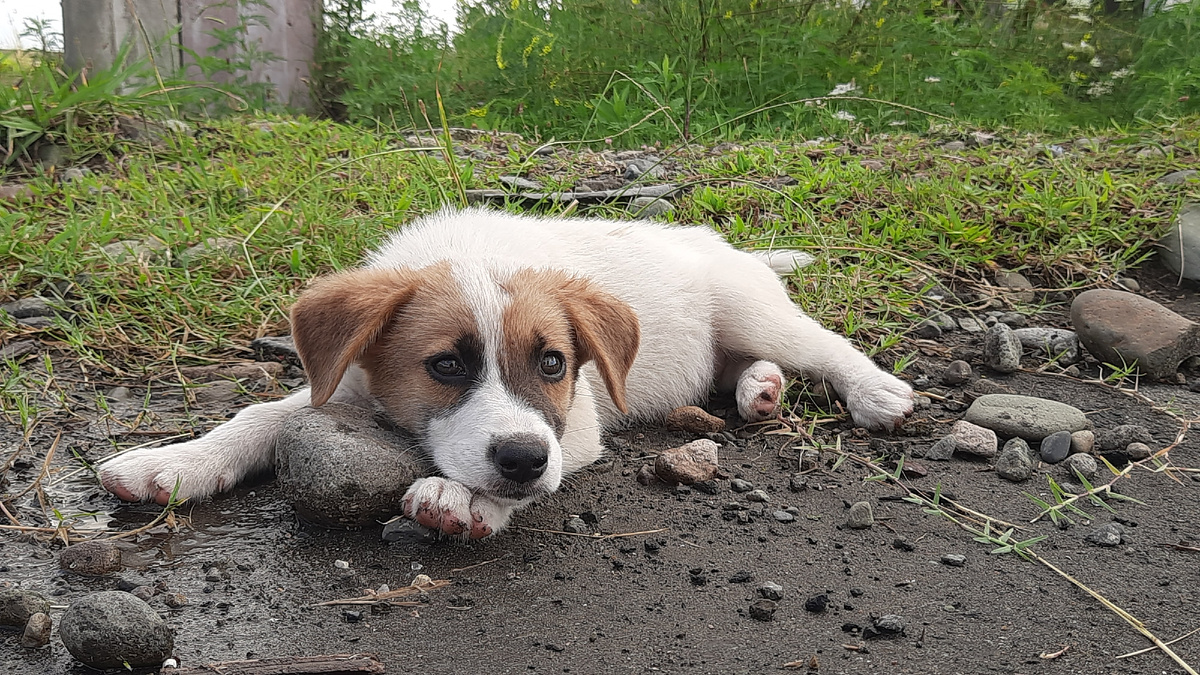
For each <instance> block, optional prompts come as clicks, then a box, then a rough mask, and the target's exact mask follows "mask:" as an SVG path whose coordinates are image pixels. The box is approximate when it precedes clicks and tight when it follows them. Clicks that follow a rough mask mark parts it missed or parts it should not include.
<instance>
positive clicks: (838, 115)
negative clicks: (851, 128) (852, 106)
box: [833, 110, 858, 122]
mask: <svg viewBox="0 0 1200 675" xmlns="http://www.w3.org/2000/svg"><path fill="white" fill-rule="evenodd" d="M833 119H835V120H842V121H843V122H853V121H854V120H856V119H858V118H857V117H855V116H854V115H853V114H852V113H850V112H848V111H845V110H839V111H837V112H835V113H833Z"/></svg>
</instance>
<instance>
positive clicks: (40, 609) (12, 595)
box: [0, 590, 50, 628]
mask: <svg viewBox="0 0 1200 675" xmlns="http://www.w3.org/2000/svg"><path fill="white" fill-rule="evenodd" d="M38 613H41V614H49V613H50V603H48V602H46V598H43V597H42V596H41V594H40V593H35V592H33V591H18V590H8V591H3V592H0V626H12V627H13V628H22V627H24V626H25V624H26V623H28V622H29V617H31V616H33V615H34V614H38Z"/></svg>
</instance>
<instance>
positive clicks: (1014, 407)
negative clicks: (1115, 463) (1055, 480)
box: [963, 394, 1091, 441]
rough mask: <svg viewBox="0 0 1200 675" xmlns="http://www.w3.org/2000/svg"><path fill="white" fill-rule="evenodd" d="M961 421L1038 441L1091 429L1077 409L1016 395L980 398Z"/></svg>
mask: <svg viewBox="0 0 1200 675" xmlns="http://www.w3.org/2000/svg"><path fill="white" fill-rule="evenodd" d="M963 419H965V420H966V421H968V422H970V423H972V424H977V425H979V426H981V427H985V428H987V429H991V430H992V431H995V432H996V433H997V434H999V435H1000V436H1002V437H1005V438H1012V437H1013V436H1020V437H1021V438H1024V439H1025V440H1027V441H1040V440H1042V439H1043V438H1045V437H1047V436H1049V435H1050V434H1052V433H1054V432H1056V431H1063V430H1066V431H1068V432H1073V431H1080V430H1082V429H1088V428H1090V427H1091V423H1090V422H1088V419H1087V417H1086V416H1085V415H1084V414H1083V412H1081V411H1080V410H1079V409H1077V408H1073V407H1071V406H1069V405H1067V404H1065V403H1059V402H1058V401H1051V400H1049V399H1044V398H1035V397H1033V396H1018V395H1016V394H985V395H983V396H980V397H979V398H977V399H975V402H974V403H972V404H971V407H970V408H967V412H966V414H965V415H964V416H963ZM1068 435H1069V434H1068Z"/></svg>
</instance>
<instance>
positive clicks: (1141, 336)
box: [1071, 289, 1200, 380]
mask: <svg viewBox="0 0 1200 675" xmlns="http://www.w3.org/2000/svg"><path fill="white" fill-rule="evenodd" d="M1071 323H1072V324H1074V326H1075V332H1076V333H1077V334H1078V335H1079V341H1080V342H1082V343H1083V346H1084V347H1087V350H1088V351H1089V352H1091V354H1092V356H1095V357H1096V359H1097V360H1098V361H1100V362H1101V363H1106V364H1108V365H1110V366H1112V367H1116V368H1121V367H1124V366H1129V365H1133V363H1135V362H1136V363H1137V367H1138V370H1139V371H1141V372H1142V373H1145V374H1146V375H1147V376H1149V377H1151V378H1154V379H1156V380H1165V379H1171V378H1174V377H1175V372H1176V370H1178V368H1179V364H1181V363H1183V361H1184V360H1186V359H1187V358H1189V357H1191V356H1196V355H1197V354H1200V324H1196V323H1193V322H1191V321H1188V320H1187V319H1185V318H1183V317H1182V316H1180V315H1178V314H1176V313H1175V312H1172V311H1171V310H1169V309H1167V308H1166V307H1163V306H1162V305H1160V304H1158V303H1157V302H1154V301H1153V300H1150V299H1148V298H1144V297H1142V296H1140V295H1134V294H1133V293H1127V292H1125V291H1114V290H1109V289H1095V290H1091V291H1085V292H1083V293H1080V294H1079V297H1077V298H1075V301H1074V302H1073V303H1071Z"/></svg>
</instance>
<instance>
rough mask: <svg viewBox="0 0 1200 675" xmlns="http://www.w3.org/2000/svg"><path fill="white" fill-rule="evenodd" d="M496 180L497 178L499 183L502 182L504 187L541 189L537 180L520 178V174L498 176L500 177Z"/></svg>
mask: <svg viewBox="0 0 1200 675" xmlns="http://www.w3.org/2000/svg"><path fill="white" fill-rule="evenodd" d="M497 180H499V181H500V182H501V183H503V184H504V185H505V186H506V187H510V188H514V189H516V190H541V189H542V184H541V183H538V182H537V181H532V180H529V179H528V178H521V177H520V176H500V178H498V179H497Z"/></svg>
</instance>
